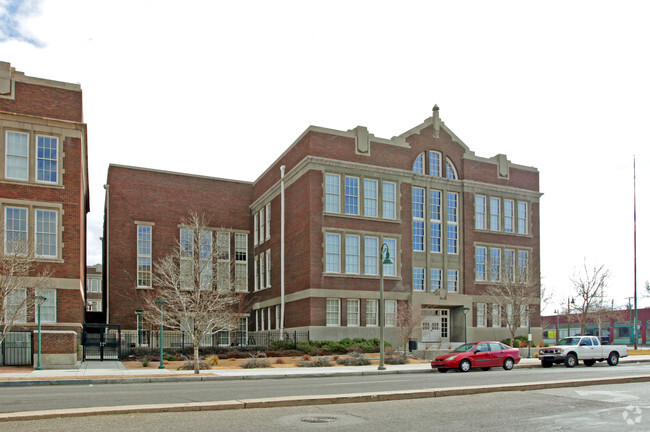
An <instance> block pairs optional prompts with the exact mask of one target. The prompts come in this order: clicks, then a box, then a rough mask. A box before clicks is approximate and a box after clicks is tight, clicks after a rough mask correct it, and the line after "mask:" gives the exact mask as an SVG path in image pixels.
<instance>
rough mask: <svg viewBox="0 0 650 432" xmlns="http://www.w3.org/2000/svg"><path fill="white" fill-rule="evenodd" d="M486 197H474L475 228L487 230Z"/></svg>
mask: <svg viewBox="0 0 650 432" xmlns="http://www.w3.org/2000/svg"><path fill="white" fill-rule="evenodd" d="M485 210H486V209H485V197H484V196H483V195H476V196H475V197H474V228H476V229H485Z"/></svg>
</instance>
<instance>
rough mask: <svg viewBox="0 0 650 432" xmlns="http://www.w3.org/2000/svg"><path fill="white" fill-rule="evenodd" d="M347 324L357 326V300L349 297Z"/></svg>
mask: <svg viewBox="0 0 650 432" xmlns="http://www.w3.org/2000/svg"><path fill="white" fill-rule="evenodd" d="M347 309H348V311H347V312H348V319H347V321H348V326H349V327H359V321H360V319H359V315H360V314H359V300H355V299H349V300H348V307H347Z"/></svg>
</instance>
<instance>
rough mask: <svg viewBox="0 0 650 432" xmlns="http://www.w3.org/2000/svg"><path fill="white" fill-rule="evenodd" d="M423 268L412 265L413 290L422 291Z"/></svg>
mask: <svg viewBox="0 0 650 432" xmlns="http://www.w3.org/2000/svg"><path fill="white" fill-rule="evenodd" d="M424 288H425V287H424V269H423V268H422V267H413V291H424Z"/></svg>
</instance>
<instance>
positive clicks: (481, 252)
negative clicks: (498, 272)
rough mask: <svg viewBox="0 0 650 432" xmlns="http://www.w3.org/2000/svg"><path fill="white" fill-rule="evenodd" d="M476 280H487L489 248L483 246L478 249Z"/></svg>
mask: <svg viewBox="0 0 650 432" xmlns="http://www.w3.org/2000/svg"><path fill="white" fill-rule="evenodd" d="M475 255H476V280H477V281H484V280H487V248H485V247H483V246H477V247H476V253H475Z"/></svg>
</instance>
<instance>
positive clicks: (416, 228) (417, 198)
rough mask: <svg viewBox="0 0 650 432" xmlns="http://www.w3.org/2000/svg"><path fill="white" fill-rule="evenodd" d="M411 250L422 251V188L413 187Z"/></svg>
mask: <svg viewBox="0 0 650 432" xmlns="http://www.w3.org/2000/svg"><path fill="white" fill-rule="evenodd" d="M413 251H415V252H424V189H423V188H419V187H414V188H413Z"/></svg>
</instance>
